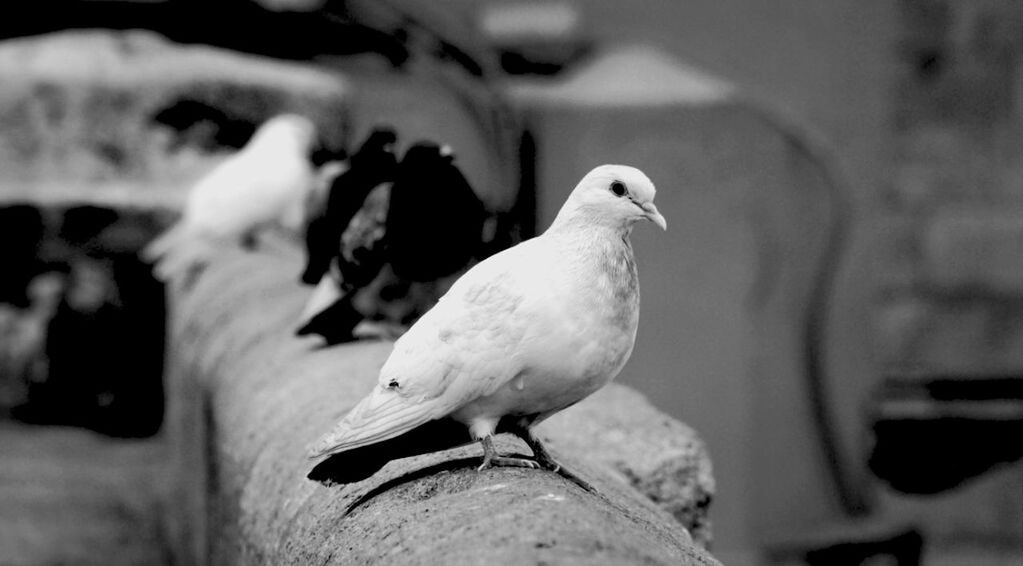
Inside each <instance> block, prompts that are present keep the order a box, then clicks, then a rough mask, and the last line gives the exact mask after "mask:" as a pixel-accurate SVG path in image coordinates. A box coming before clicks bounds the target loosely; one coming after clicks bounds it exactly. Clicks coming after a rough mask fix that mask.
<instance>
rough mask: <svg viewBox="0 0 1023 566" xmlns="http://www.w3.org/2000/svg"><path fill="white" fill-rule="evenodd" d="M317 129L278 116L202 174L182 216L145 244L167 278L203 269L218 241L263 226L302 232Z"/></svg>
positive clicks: (312, 184)
mask: <svg viewBox="0 0 1023 566" xmlns="http://www.w3.org/2000/svg"><path fill="white" fill-rule="evenodd" d="M316 138H317V136H316V127H315V126H314V125H313V123H312V122H311V121H310V120H309V119H308V118H305V117H304V116H299V115H296V114H279V115H277V116H274V117H272V118H270V119H269V120H267V121H266V122H264V123H263V124H262V125H261V126H260V127H259V129H257V130H256V133H255V134H253V136H252V138H251V139H250V140H249V142H248V143H247V144H246V145H245V147H243V148H242V149H241V150H240V151H239V152H238V153H236V154H234V155H232V156H231V157H229V158H228V159H226V160H225V161H224V162H222V163H221V164H219V165H218V166H217V167H215V168H214V169H213V170H212V171H211V172H210V173H208V174H207V175H206V176H205V177H203V178H202V179H200V180H199V181H198V182H197V183H196V184H195V186H194V187H192V189H191V191H190V192H189V194H188V199H187V201H186V203H185V208H184V211H183V212H182V216H181V218H180V220H178V222H177V223H176V224H175V225H174V226H172V227H171V228H170V229H168V230H167V231H165V232H164V233H163V234H161V235H160V236H159V237H158V238H157V239H155V240H154V241H153V242H151V243H150V244H149V245H148V246H146V248H145V250H143V253H142V255H143V257H144V258H145V259H146V260H148V261H151V262H157V265H156V269H155V271H156V275H157V277H159V278H160V279H162V280H164V281H167V280H169V279H171V278H173V277H175V276H177V275H180V274H191V272H192V271H193V270H196V269H201V268H202V267H203V266H204V265H205V264H206V262H207V261H208V260H209V258H210V256H211V255H212V254H213V253H214V252H215V249H216V247H218V246H223V245H225V244H227V245H240V244H244V243H248V241H249V239H250V238H251V237H252V236H253V234H254V233H255V231H256V230H258V229H259V228H262V227H264V226H267V225H270V224H273V223H280V224H282V225H283V226H285V227H286V228H288V229H290V230H293V231H294V230H299V229H301V227H302V224H303V222H304V221H305V211H306V207H307V206H308V204H309V203H310V202H311V200H312V199H313V198H314V193H315V190H316V189H317V187H318V185H319V182H318V181H319V179H318V175H317V172H316V169H315V168H314V167H313V165H312V163H311V162H310V160H309V156H310V153H311V151H312V149H313V147H314V143H315V142H316Z"/></svg>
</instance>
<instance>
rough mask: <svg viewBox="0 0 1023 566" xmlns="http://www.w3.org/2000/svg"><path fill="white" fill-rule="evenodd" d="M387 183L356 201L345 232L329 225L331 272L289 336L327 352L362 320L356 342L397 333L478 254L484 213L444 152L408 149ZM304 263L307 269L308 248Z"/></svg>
mask: <svg viewBox="0 0 1023 566" xmlns="http://www.w3.org/2000/svg"><path fill="white" fill-rule="evenodd" d="M371 141H372V137H371ZM367 143H368V142H367ZM364 147H365V146H364ZM362 152H363V150H362V149H360V153H362ZM390 178H391V179H392V180H393V182H392V183H389V185H387V186H383V185H381V186H378V187H377V188H375V189H373V192H372V193H370V195H369V197H364V199H365V202H364V203H363V207H362V209H360V210H359V212H358V213H357V214H354V215H350V218H351V220H350V221H349V222H348V226H347V228H345V227H343V226H337V225H336V224H335V225H334V226H333V228H334V229H335V230H338V231H339V233H340V230H341V229H342V228H343V229H344V232H343V233H340V234H341V238H340V239H341V242H340V249H338V243H337V240H338V238H337V237H336V236H334V237H332V240H333V242H334V244H333V246H334V252H333V257H332V258H331V263H330V264H329V265H330V266H331V270H330V272H329V273H326V274H324V276H323V277H322V278H321V280H320V284H319V285H317V288H316V290H315V291H314V292H313V294H312V296H311V297H310V300H309V301H308V303H307V305H306V308H305V309H304V311H303V314H302V316H301V317H300V320H301V321H302V322H301V325H300V327H299V329H298V330H297V331H296V334H297V335H300V336H302V335H309V334H318V335H320V336H321V337H323V338H324V339H325V340H326V342H327V345H334V344H337V343H341V342H346V341H351V340H353V339H355V338H356V336H355V333H354V332H353V331H354V330H355V328H356V326H357V325H359V324H362V321H363V320H364V319H368V321H367V324H363V330H365V331H366V332H364V333H362V334H363V335H369V336H372V335H379V334H384V335H387V334H394V333H398V334H400V333H402V332H403V330H404V328H405V326H406V325H407V324H408V323H410V322H413V321H415V320H416V319H418V318H419V316H421V315H422V314H423V312H425V311H426V310H427V309H429V308H430V307H432V306H433V304H434V303H436V302H437V299H438V298H439V297H440V295H441V294H442V292H437V291H438V290H440V291H445V290H447V288H448V287H449V286H450V281H447V278H448V277H449V276H451V275H453V274H456V273H458V272H459V271H461V270H464V269H465V268H466V267H467V266H468V265H470V264H471V263H472V262H473V261H474V260H475V258H476V256H477V255H478V253H479V252H480V250H481V248H482V238H483V224H484V221H485V220H486V218H487V211H486V208H485V206H484V204H483V201H481V200H480V198H479V197H478V196H477V195H476V192H475V191H474V190H473V188H472V186H471V185H470V184H469V182H468V180H467V179H466V178H465V176H464V175H463V174H462V172H461V171H460V170H459V168H458V166H457V165H456V164H455V154H454V151H453V150H452V149H451V147H450V146H447V145H441V144H437V143H434V142H432V141H426V140H421V141H417V142H415V143H413V144H412V145H411V147H409V149H408V150H407V151H406V152H405V154H404V155H403V156H402V158H401V161H400V162H399V163H398V164H397V169H396V171H394V172H392V173H391V175H390ZM335 186H336V185H335ZM338 220H341V218H338ZM309 256H310V263H309V265H310V266H312V265H313V248H312V247H311V246H310V248H309ZM308 272H309V269H308V268H307V270H306V274H308Z"/></svg>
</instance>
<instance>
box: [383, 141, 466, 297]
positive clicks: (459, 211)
mask: <svg viewBox="0 0 1023 566" xmlns="http://www.w3.org/2000/svg"><path fill="white" fill-rule="evenodd" d="M454 159H455V157H454V155H453V154H452V152H451V149H450V148H449V147H447V146H443V147H441V146H438V145H436V144H433V143H426V142H422V143H417V144H416V145H413V146H412V147H411V148H409V150H408V151H407V152H406V153H405V156H404V157H403V158H402V160H401V167H400V168H399V169H398V178H397V179H396V180H395V182H394V187H393V188H392V189H391V206H390V207H388V212H387V240H388V245H387V257H388V260H389V261H390V263H391V266H392V267H393V268H394V274H395V275H396V276H398V277H399V278H401V279H408V280H410V281H431V280H435V279H439V278H441V277H444V276H446V275H451V274H452V273H454V272H456V271H459V270H461V269H463V268H464V267H465V266H466V264H468V263H469V261H470V260H471V259H473V258H474V257H476V254H477V252H479V249H480V245H481V234H482V232H483V222H484V220H486V209H485V208H484V206H483V202H482V201H480V199H479V197H477V196H476V192H475V191H473V189H472V187H471V186H469V182H468V181H467V180H466V179H465V176H464V175H462V172H461V171H459V169H458V167H456V166H455V164H454Z"/></svg>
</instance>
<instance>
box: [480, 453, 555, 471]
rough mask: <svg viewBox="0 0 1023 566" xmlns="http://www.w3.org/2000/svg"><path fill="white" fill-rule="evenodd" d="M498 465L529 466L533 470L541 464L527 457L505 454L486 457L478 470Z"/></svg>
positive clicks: (509, 466) (511, 466)
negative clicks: (506, 455)
mask: <svg viewBox="0 0 1023 566" xmlns="http://www.w3.org/2000/svg"><path fill="white" fill-rule="evenodd" d="M498 466H504V467H508V468H529V469H531V470H539V469H540V468H541V466H540V464H539V463H537V462H534V461H533V460H527V459H525V458H508V457H505V456H494V457H492V458H486V459H484V460H483V463H482V464H480V467H478V468H476V470H477V471H480V472H482V471H483V470H485V469H487V468H496V467H498Z"/></svg>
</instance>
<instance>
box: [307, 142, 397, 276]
mask: <svg viewBox="0 0 1023 566" xmlns="http://www.w3.org/2000/svg"><path fill="white" fill-rule="evenodd" d="M397 139H398V138H397V136H396V135H395V133H394V131H393V130H389V129H377V130H374V131H373V133H372V134H370V136H369V138H367V139H366V141H365V142H363V144H362V146H360V147H359V149H358V150H357V151H356V152H355V153H354V154H352V155H351V157H350V158H349V159H348V170H347V171H345V172H343V173H341V174H340V175H339V176H338V177H336V178H335V179H334V182H333V183H332V184H331V186H330V189H329V192H328V194H327V199H326V206H325V207H324V209H323V212H322V214H319V215H316V216H314V217H313V218H312V219H311V220H310V221H309V223H308V225H307V226H306V236H305V244H306V255H307V260H306V266H305V270H303V272H302V282H303V283H305V284H307V285H315V284H317V283H318V282H319V281H320V280H321V279H323V276H324V275H326V274H327V271H328V269H329V268H330V264H331V261H332V260H333V259H334V258H335V257H336V256H337V255H338V249H339V246H340V245H341V235H342V234H343V233H344V231H345V228H346V227H347V226H348V225H349V223H350V222H351V221H352V218H353V217H354V216H355V214H356V213H357V212H358V211H359V209H360V208H362V205H363V202H365V200H366V197H367V196H368V195H369V193H370V191H372V190H373V189H374V188H376V187H377V186H379V185H381V184H383V183H388V182H391V181H393V180H394V175H395V171H396V169H397V166H398V159H397V157H396V156H395V155H394V143H395V142H396V141H397Z"/></svg>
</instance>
